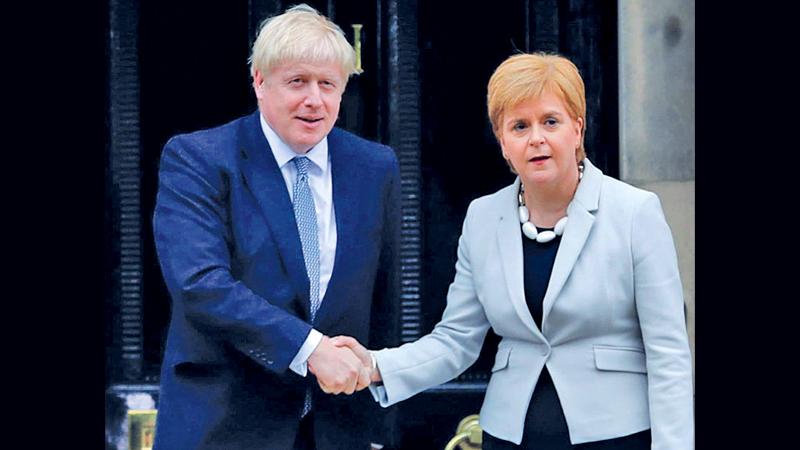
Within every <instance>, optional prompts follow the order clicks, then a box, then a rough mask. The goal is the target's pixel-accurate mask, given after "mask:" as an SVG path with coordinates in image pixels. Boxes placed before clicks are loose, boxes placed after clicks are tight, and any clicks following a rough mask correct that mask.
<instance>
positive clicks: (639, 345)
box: [370, 159, 694, 450]
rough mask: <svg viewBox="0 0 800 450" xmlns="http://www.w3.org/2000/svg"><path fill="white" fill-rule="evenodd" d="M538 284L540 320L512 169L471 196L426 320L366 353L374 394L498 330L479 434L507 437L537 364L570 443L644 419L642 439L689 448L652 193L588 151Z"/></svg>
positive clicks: (517, 431)
mask: <svg viewBox="0 0 800 450" xmlns="http://www.w3.org/2000/svg"><path fill="white" fill-rule="evenodd" d="M584 163H585V165H586V168H585V171H584V176H583V179H582V180H581V182H580V184H579V185H578V189H577V191H576V193H575V197H574V198H573V200H572V202H571V203H570V204H569V206H568V208H567V215H568V216H569V221H568V223H567V227H566V230H565V231H564V234H563V236H562V240H561V244H560V247H559V249H558V254H557V255H556V259H555V263H554V265H553V271H552V274H551V276H550V283H549V284H548V286H547V292H546V294H545V297H544V306H543V308H544V312H543V318H542V329H541V330H539V329H538V328H537V327H536V325H535V323H534V321H533V318H532V317H531V314H530V312H529V310H528V306H527V304H526V302H525V293H524V280H523V255H522V234H521V231H520V223H519V219H518V213H517V192H518V188H519V183H520V181H519V178H517V179H516V180H515V181H514V183H513V184H512V185H510V186H508V187H506V188H503V189H501V190H499V191H497V192H495V193H494V194H491V195H487V196H484V197H481V198H478V199H477V200H474V201H473V202H472V203H471V204H470V206H469V209H468V210H467V215H466V218H465V219H464V225H463V230H462V234H461V237H460V238H459V242H458V260H457V262H456V275H455V278H454V280H453V282H452V284H451V285H450V288H449V291H448V293H447V307H446V308H445V311H444V313H443V315H442V319H441V321H440V322H439V323H438V324H437V325H436V326H435V328H434V329H433V331H432V332H431V333H430V334H428V335H426V336H424V337H422V338H420V339H419V340H417V341H416V342H412V343H407V344H404V345H402V346H400V347H398V348H393V349H383V350H380V351H377V352H375V358H376V360H377V364H378V368H379V369H380V372H381V376H382V377H383V386H382V387H374V386H373V387H370V390H371V391H372V393H373V396H374V397H375V398H376V400H378V401H380V403H381V405H382V406H389V405H392V404H394V403H397V402H399V401H402V400H405V399H407V398H409V397H411V396H412V395H415V394H417V393H419V392H421V391H423V390H425V389H427V388H430V387H433V386H436V385H439V384H441V383H444V382H447V381H449V380H451V379H453V378H455V377H456V376H458V375H459V374H461V373H462V372H464V371H465V370H466V369H467V368H469V366H471V365H472V364H473V363H474V362H475V360H476V359H477V357H478V355H479V353H480V350H481V347H482V344H483V340H484V337H485V336H486V332H487V330H488V329H489V327H492V328H493V329H494V331H495V333H497V334H498V335H499V336H500V337H501V338H502V340H501V342H500V344H499V347H498V349H497V354H496V357H495V363H494V367H493V368H492V376H491V379H490V381H489V385H488V387H487V389H486V396H485V398H484V402H483V406H482V408H481V411H480V425H481V427H482V428H483V429H484V430H485V431H486V432H488V433H490V434H492V435H494V436H496V437H498V438H501V439H505V440H508V441H512V442H515V443H517V444H519V443H520V442H521V440H522V433H523V428H524V424H525V415H526V413H527V409H528V404H529V402H530V399H531V395H532V394H533V389H534V387H535V386H536V382H537V380H538V378H539V374H540V373H541V370H542V367H543V366H544V365H546V366H547V369H548V370H549V372H550V374H551V376H552V379H553V383H554V384H555V387H556V391H557V392H558V396H559V399H560V400H561V405H562V407H563V409H564V415H565V417H566V421H567V426H568V428H569V435H570V441H571V442H572V443H573V444H579V443H582V442H590V441H597V440H602V439H611V438H615V437H620V436H625V435H628V434H632V433H635V432H639V431H642V430H645V429H647V428H650V429H651V433H652V438H653V445H652V448H653V449H671V450H689V449H692V448H693V441H694V418H693V393H692V373H691V372H692V360H691V355H690V352H689V343H688V337H687V333H686V322H685V317H684V306H683V292H682V287H681V281H680V277H679V274H678V263H677V257H676V254H675V247H674V244H673V241H672V235H671V233H670V229H669V227H668V225H667V223H666V220H665V219H664V214H663V212H662V209H661V204H660V202H659V200H658V197H657V196H656V195H655V194H653V193H651V192H647V191H644V190H641V189H638V188H635V187H633V186H630V185H628V184H625V183H623V182H621V181H619V180H615V179H613V178H610V177H607V176H605V175H603V173H602V172H601V171H600V170H599V169H597V168H596V167H595V166H593V165H592V164H591V163H590V162H589V160H588V159H586V160H584Z"/></svg>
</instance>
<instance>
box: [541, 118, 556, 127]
mask: <svg viewBox="0 0 800 450" xmlns="http://www.w3.org/2000/svg"><path fill="white" fill-rule="evenodd" d="M544 124H545V125H547V126H548V127H554V126H556V125H558V120H556V119H554V118H552V117H551V118H549V119H545V121H544Z"/></svg>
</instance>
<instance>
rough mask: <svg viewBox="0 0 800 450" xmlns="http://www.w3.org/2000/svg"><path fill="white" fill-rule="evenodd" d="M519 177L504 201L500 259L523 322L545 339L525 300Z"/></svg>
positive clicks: (501, 215)
mask: <svg viewBox="0 0 800 450" xmlns="http://www.w3.org/2000/svg"><path fill="white" fill-rule="evenodd" d="M519 183H520V180H519V178H517V179H516V181H515V182H514V184H513V185H512V186H511V187H510V188H507V189H506V191H507V192H504V193H503V195H502V196H501V198H500V199H499V201H500V220H499V222H498V224H497V245H498V247H499V250H500V260H501V261H502V264H503V274H505V283H506V288H507V289H508V296H509V298H510V299H511V304H512V305H513V306H514V309H515V310H516V312H517V315H518V316H519V318H520V319H521V320H522V323H524V324H525V326H526V327H527V328H528V329H529V330H530V331H531V332H532V333H534V334H535V335H537V336H539V337H540V338H541V339H542V340H544V336H543V335H542V333H541V332H540V331H539V328H538V327H537V326H536V323H535V322H534V321H533V316H531V312H530V309H528V303H527V302H526V301H525V272H524V267H523V255H522V232H521V231H520V227H519V218H518V214H519V213H518V212H517V192H518V191H519Z"/></svg>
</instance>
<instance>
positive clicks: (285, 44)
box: [248, 4, 359, 80]
mask: <svg viewBox="0 0 800 450" xmlns="http://www.w3.org/2000/svg"><path fill="white" fill-rule="evenodd" d="M297 61H306V62H312V63H331V62H333V63H338V64H339V65H340V66H341V68H342V73H343V74H344V76H345V80H346V79H347V78H349V77H350V75H353V74H357V73H359V72H358V71H357V70H356V63H355V61H356V53H355V50H354V49H353V47H352V46H351V45H350V43H349V42H347V39H346V38H345V36H344V33H343V32H342V29H341V28H339V26H338V25H336V24H335V23H333V22H331V21H330V20H328V18H327V17H325V16H323V15H322V14H320V13H319V12H317V10H315V9H314V8H312V7H310V6H308V5H306V4H300V5H297V6H293V7H292V8H289V9H288V10H286V12H285V13H283V14H281V15H279V16H274V17H270V18H267V19H266V20H264V21H263V22H262V23H261V26H260V27H259V31H258V36H257V37H256V40H255V42H254V43H253V52H252V54H251V55H250V58H249V59H248V62H249V63H250V75H251V76H255V73H256V70H260V71H261V72H262V73H263V74H265V75H266V73H267V72H269V70H270V69H272V68H274V67H277V66H278V65H280V64H282V63H285V62H297Z"/></svg>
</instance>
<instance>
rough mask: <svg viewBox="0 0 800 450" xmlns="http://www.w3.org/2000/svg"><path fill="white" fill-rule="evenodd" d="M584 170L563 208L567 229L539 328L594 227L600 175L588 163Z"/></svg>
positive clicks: (545, 297)
mask: <svg viewBox="0 0 800 450" xmlns="http://www.w3.org/2000/svg"><path fill="white" fill-rule="evenodd" d="M584 164H585V166H586V167H585V170H584V174H583V179H582V180H581V182H580V183H579V184H578V190H577V191H576V192H575V197H574V198H573V199H572V201H571V202H570V204H569V206H568V207H567V216H568V217H569V221H568V222H567V228H566V229H565V230H564V234H563V236H562V238H561V245H560V246H559V248H558V253H557V254H556V259H555V262H553V271H552V273H551V274H550V282H549V283H548V285H547V291H546V293H545V295H544V302H543V303H544V304H543V306H542V308H543V313H542V328H544V327H545V325H546V323H547V316H548V314H549V313H550V310H551V309H553V303H555V301H556V300H557V299H558V294H559V293H560V292H561V289H562V288H563V287H564V283H566V281H567V278H568V277H569V274H570V273H571V272H572V268H573V267H574V266H575V262H576V261H577V260H578V256H579V255H580V253H581V250H582V249H583V246H584V244H585V243H586V239H587V238H588V237H589V233H590V232H591V230H592V225H594V219H595V218H594V214H593V212H594V211H596V210H597V207H598V203H599V199H600V187H601V185H602V181H603V172H601V171H600V169H598V168H596V167H594V166H593V165H592V164H591V163H590V162H589V160H588V159H584Z"/></svg>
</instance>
